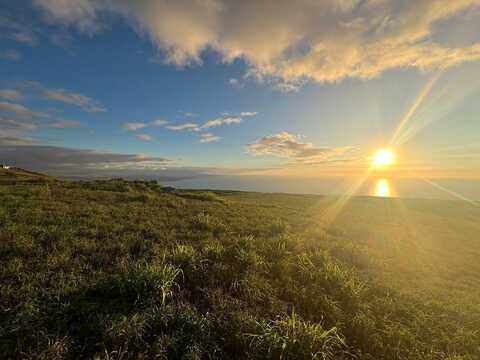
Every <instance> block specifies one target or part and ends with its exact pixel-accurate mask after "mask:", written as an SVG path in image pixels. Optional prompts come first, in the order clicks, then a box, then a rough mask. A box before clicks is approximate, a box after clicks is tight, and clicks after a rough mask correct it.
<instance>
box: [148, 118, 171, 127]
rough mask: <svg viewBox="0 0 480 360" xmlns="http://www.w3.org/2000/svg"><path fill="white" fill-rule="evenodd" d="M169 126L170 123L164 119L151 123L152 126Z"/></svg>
mask: <svg viewBox="0 0 480 360" xmlns="http://www.w3.org/2000/svg"><path fill="white" fill-rule="evenodd" d="M167 124H168V121H167V120H164V119H156V120H153V121H152V122H150V125H152V126H165V125H167Z"/></svg>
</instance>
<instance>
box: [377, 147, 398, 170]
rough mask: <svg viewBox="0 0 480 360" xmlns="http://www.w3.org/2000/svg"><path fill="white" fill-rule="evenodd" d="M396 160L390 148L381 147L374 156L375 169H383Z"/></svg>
mask: <svg viewBox="0 0 480 360" xmlns="http://www.w3.org/2000/svg"><path fill="white" fill-rule="evenodd" d="M394 162H395V155H394V153H393V151H392V150H390V149H380V150H378V151H377V152H376V153H375V154H373V157H372V166H373V167H374V168H375V169H382V168H386V167H388V166H390V165H392V164H393V163H394Z"/></svg>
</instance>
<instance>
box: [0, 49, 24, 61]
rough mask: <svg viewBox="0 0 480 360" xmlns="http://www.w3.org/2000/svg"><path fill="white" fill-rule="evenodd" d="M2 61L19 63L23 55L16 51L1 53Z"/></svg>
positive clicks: (9, 50) (10, 50)
mask: <svg viewBox="0 0 480 360" xmlns="http://www.w3.org/2000/svg"><path fill="white" fill-rule="evenodd" d="M0 59H5V60H10V61H19V60H21V59H22V54H20V53H19V52H18V51H17V50H15V49H8V50H5V51H0Z"/></svg>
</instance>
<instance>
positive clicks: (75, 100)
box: [44, 89, 107, 112]
mask: <svg viewBox="0 0 480 360" xmlns="http://www.w3.org/2000/svg"><path fill="white" fill-rule="evenodd" d="M44 94H45V96H46V97H47V99H49V100H54V101H60V102H63V103H65V104H70V105H75V106H78V107H79V108H81V109H82V110H83V111H86V112H104V111H107V109H105V108H104V107H103V106H101V105H100V104H99V103H98V102H97V101H95V100H94V99H92V98H90V97H88V96H86V95H82V94H79V93H75V92H70V91H67V90H65V89H45V90H44Z"/></svg>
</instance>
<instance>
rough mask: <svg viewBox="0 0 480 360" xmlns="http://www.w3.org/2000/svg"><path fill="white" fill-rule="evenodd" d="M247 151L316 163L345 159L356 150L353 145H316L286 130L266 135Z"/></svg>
mask: <svg viewBox="0 0 480 360" xmlns="http://www.w3.org/2000/svg"><path fill="white" fill-rule="evenodd" d="M247 151H248V152H249V153H250V154H252V155H254V156H265V155H270V156H277V157H282V158H287V159H290V160H291V161H292V162H293V163H302V164H315V163H324V162H330V161H339V160H345V159H346V158H348V156H351V155H352V154H353V152H354V151H355V148H353V147H340V148H329V147H316V146H314V145H313V144H312V143H306V142H303V141H302V137H301V136H299V135H293V134H290V133H288V132H286V131H283V132H280V133H278V134H275V135H269V136H265V137H263V138H261V139H259V140H257V141H256V142H254V143H253V144H249V145H247Z"/></svg>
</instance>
